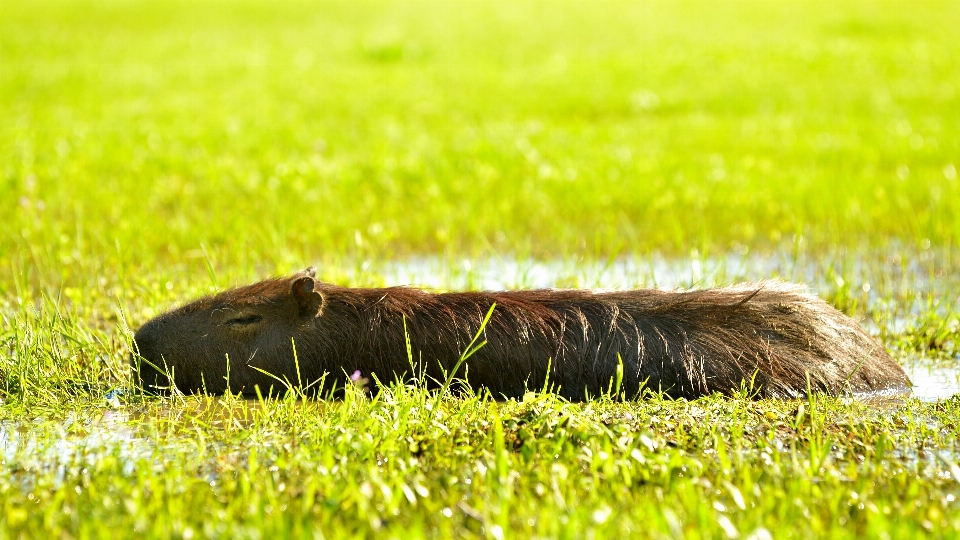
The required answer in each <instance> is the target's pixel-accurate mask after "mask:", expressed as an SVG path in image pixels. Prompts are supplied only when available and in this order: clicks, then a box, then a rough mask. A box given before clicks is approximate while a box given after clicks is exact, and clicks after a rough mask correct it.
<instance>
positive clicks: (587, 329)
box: [133, 268, 911, 401]
mask: <svg viewBox="0 0 960 540" xmlns="http://www.w3.org/2000/svg"><path fill="white" fill-rule="evenodd" d="M315 276H316V271H315V270H314V269H313V268H308V269H307V270H305V271H303V272H300V273H298V274H295V275H293V276H291V277H284V278H277V279H269V280H266V281H262V282H260V283H255V284H253V285H248V286H246V287H240V288H237V289H233V290H230V291H226V292H223V293H220V294H217V295H215V296H209V297H206V298H201V299H200V300H197V301H195V302H193V303H191V304H187V305H185V306H183V307H180V308H178V309H175V310H173V311H170V312H168V313H165V314H163V315H160V316H159V317H157V318H155V319H153V320H151V321H149V322H147V323H146V324H144V325H143V327H142V328H140V330H139V331H137V333H136V335H135V337H134V344H133V347H134V351H135V353H136V354H134V355H133V367H134V372H135V376H136V377H137V381H138V383H139V384H140V385H141V386H142V387H143V388H144V389H145V390H146V391H149V392H157V393H165V392H169V391H172V386H171V380H170V378H172V384H173V385H175V386H176V388H177V389H178V390H179V391H180V392H183V393H197V392H207V393H215V394H220V393H224V392H225V391H226V390H227V388H228V384H229V389H230V391H231V392H233V393H242V394H244V395H256V392H257V388H256V387H259V391H260V393H261V395H263V396H267V395H278V394H279V393H281V392H282V391H286V390H287V385H288V384H289V385H290V386H292V387H297V386H300V387H301V388H304V387H310V390H311V392H312V394H314V395H330V394H329V391H330V390H331V389H333V388H335V387H336V386H337V385H339V387H340V388H343V385H344V384H345V383H346V381H347V380H348V377H349V375H350V374H354V375H355V374H356V373H357V372H359V373H361V374H362V375H363V376H364V377H367V378H370V380H376V381H379V382H381V383H384V384H385V383H389V382H391V381H394V380H398V379H399V380H410V378H411V377H413V376H420V377H423V380H425V381H426V382H427V384H428V385H434V386H435V385H437V384H439V383H440V382H442V381H444V380H446V379H445V376H446V375H450V374H451V373H450V372H451V370H452V369H453V368H454V367H455V365H456V363H457V360H458V359H459V358H460V356H461V354H462V353H463V352H464V349H465V348H466V347H467V345H468V344H469V343H470V341H471V339H472V338H473V336H474V335H476V333H477V331H478V329H479V328H480V325H481V323H482V321H483V319H484V316H485V315H486V314H487V312H488V310H489V309H490V307H491V306H492V305H493V304H494V303H496V306H495V308H494V310H493V314H492V316H491V318H490V319H489V322H488V323H487V325H486V327H485V328H484V330H483V334H482V339H483V340H485V341H486V344H485V345H484V346H483V347H481V348H480V349H479V350H478V351H476V353H475V354H473V355H472V356H470V357H469V358H468V359H467V361H466V362H465V363H464V364H463V365H462V366H461V368H460V369H459V370H458V371H457V373H456V374H455V375H456V377H457V378H458V379H460V380H463V381H465V383H466V384H468V385H469V386H470V387H472V388H475V389H478V390H481V389H487V390H489V391H490V393H491V395H492V396H493V397H495V398H500V399H502V398H515V397H520V396H523V394H524V393H525V392H526V391H528V390H540V389H543V388H548V389H550V390H552V391H554V392H557V393H559V394H560V395H562V396H563V397H565V398H567V399H569V400H573V401H580V400H584V399H589V398H590V397H596V396H599V395H602V394H604V393H607V392H610V391H611V390H613V392H614V395H615V396H618V397H627V398H633V397H638V396H640V395H641V393H642V390H643V389H644V388H647V389H650V390H653V391H661V392H663V393H665V394H666V395H668V396H670V397H674V398H681V397H682V398H696V397H698V396H703V395H706V394H711V393H714V392H719V393H721V394H728V395H729V394H732V393H734V392H737V391H740V390H747V391H748V392H750V393H751V395H753V396H755V397H777V398H793V397H800V396H804V395H806V394H807V392H808V389H809V390H811V391H813V392H822V393H826V394H831V395H878V394H903V393H908V392H910V388H911V384H910V381H909V379H908V378H907V376H906V374H905V373H904V372H903V369H901V368H900V366H899V365H898V364H897V362H896V361H895V360H894V359H893V358H891V357H890V355H889V354H887V352H886V351H885V350H884V348H883V346H881V345H880V344H879V343H878V342H877V341H875V340H874V339H872V338H871V337H870V336H869V335H867V333H866V332H865V331H864V330H863V329H862V328H861V327H860V326H859V325H858V324H857V323H856V322H854V321H853V320H852V319H850V318H849V317H847V316H845V315H843V314H842V313H840V312H839V311H837V310H836V309H834V308H832V307H831V306H829V305H828V304H827V303H826V302H824V301H823V300H821V299H819V298H817V297H815V296H812V295H809V294H805V293H804V292H803V289H802V288H801V287H799V286H797V285H792V284H788V283H784V282H780V281H769V282H762V283H759V284H756V285H743V286H736V287H729V288H717V289H706V290H694V291H686V292H669V291H662V290H655V289H639V290H625V291H612V292H601V291H591V290H553V289H546V290H521V291H505V292H451V293H431V292H427V291H423V290H419V289H415V288H408V287H389V288H382V289H361V288H347V287H339V286H337V285H332V284H329V283H322V282H318V281H316V280H315ZM407 340H409V344H410V350H409V353H408V349H407ZM548 372H549V373H548ZM268 374H269V375H268ZM325 374H326V377H325V378H324V375H325ZM618 374H619V376H618ZM355 376H356V375H355ZM617 380H619V381H620V386H619V388H614V385H615V381H617ZM281 381H283V383H281ZM618 390H619V391H618Z"/></svg>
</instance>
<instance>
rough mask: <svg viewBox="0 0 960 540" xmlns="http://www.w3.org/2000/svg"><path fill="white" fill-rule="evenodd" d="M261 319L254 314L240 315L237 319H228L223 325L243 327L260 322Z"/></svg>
mask: <svg viewBox="0 0 960 540" xmlns="http://www.w3.org/2000/svg"><path fill="white" fill-rule="evenodd" d="M262 318H263V317H261V316H260V315H257V314H256V313H252V314H249V315H241V316H239V317H234V318H232V319H228V320H227V322H226V323H224V324H229V325H236V326H240V325H245V324H253V323H256V322H260V319H262Z"/></svg>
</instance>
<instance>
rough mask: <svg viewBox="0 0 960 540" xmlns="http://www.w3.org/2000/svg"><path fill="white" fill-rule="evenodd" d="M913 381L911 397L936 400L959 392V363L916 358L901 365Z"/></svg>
mask: <svg viewBox="0 0 960 540" xmlns="http://www.w3.org/2000/svg"><path fill="white" fill-rule="evenodd" d="M903 369H904V371H906V372H907V376H909V377H910V380H911V381H912V382H913V397H915V398H917V399H919V400H921V401H938V400H941V399H948V398H950V397H952V396H954V395H955V394H960V364H958V363H957V362H950V363H944V362H933V361H929V360H923V359H917V360H913V361H909V362H907V363H905V364H904V366H903Z"/></svg>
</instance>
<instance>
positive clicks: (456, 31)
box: [0, 0, 960, 540]
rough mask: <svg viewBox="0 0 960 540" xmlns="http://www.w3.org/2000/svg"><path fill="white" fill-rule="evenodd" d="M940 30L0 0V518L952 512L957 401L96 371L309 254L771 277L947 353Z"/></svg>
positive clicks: (893, 520)
mask: <svg viewBox="0 0 960 540" xmlns="http://www.w3.org/2000/svg"><path fill="white" fill-rule="evenodd" d="M958 27H960V4H958V3H957V2H951V1H942V2H937V1H917V2H910V3H909V5H907V4H906V3H904V2H900V1H882V0H877V1H854V0H843V1H840V2H830V3H827V2H821V1H799V0H783V1H777V2H773V1H768V0H756V1H749V0H730V1H726V2H720V1H665V0H643V1H638V2H619V1H612V0H608V1H601V2H599V3H597V2H593V3H588V2H572V1H571V2H564V1H560V0H557V1H516V2H508V1H501V0H497V1H479V0H478V1H473V0H469V1H467V0H465V1H462V2H454V1H448V0H440V1H413V0H411V1H406V2H401V1H390V2H375V1H366V0H361V1H343V2H330V1H319V2H308V1H302V2H300V1H289V0H281V1H274V2H267V1H230V2H228V1H213V0H211V1H204V2H187V1H182V2H178V1H173V0H145V1H136V2H134V1H128V0H101V1H79V0H78V1H57V0H51V1H45V2H16V1H13V0H0V223H2V225H0V318H2V326H0V400H2V401H0V470H2V474H0V506H2V512H0V538H18V537H19V538H44V537H62V538H101V537H108V538H117V537H138V538H139V537H152V538H174V537H176V538H181V537H182V538H185V539H186V538H201V537H231V538H274V537H283V536H291V537H317V538H340V537H349V536H356V537H371V536H377V537H380V536H384V537H397V538H408V537H415V536H425V537H448V536H454V535H456V536H463V537H485V538H514V537H516V538H526V537H565V538H588V537H595V538H615V537H625V536H637V537H648V536H649V537H663V538H675V537H689V538H752V539H755V540H761V539H764V538H771V537H774V538H780V537H784V538H790V537H796V538H807V537H810V536H811V535H819V536H831V537H851V538H853V537H856V538H861V537H875V538H906V537H913V536H923V535H927V536H932V537H958V536H960V503H958V502H957V500H956V499H957V497H958V496H960V444H958V442H957V441H958V439H960V432H958V425H960V421H958V416H960V398H957V397H953V398H947V397H946V396H943V397H944V399H941V400H939V401H937V400H933V401H921V400H918V399H907V400H902V401H891V402H884V403H861V402H851V401H848V400H840V399H831V398H819V397H818V398H811V399H810V400H807V401H803V402H774V401H761V402H754V401H750V400H748V399H746V398H745V397H741V398H735V399H728V398H721V397H709V398H704V399H701V400H697V401H695V402H686V401H669V400H664V399H661V398H659V397H657V396H650V397H649V399H647V400H643V401H638V402H631V403H615V402H613V401H611V400H609V399H601V400H598V401H595V402H591V403H587V404H569V403H563V402H562V401H560V400H558V399H556V398H554V397H552V396H549V395H541V394H538V393H535V392H534V393H531V394H529V395H528V396H527V398H525V399H524V400H523V401H522V402H496V401H492V400H490V399H489V398H488V397H485V396H467V397H456V398H455V397H452V396H447V395H440V396H438V395H436V394H431V393H430V392H427V391H426V390H424V389H422V388H417V387H401V386H395V387H391V388H390V389H389V390H388V391H385V392H384V393H382V394H380V396H379V397H377V398H376V399H373V400H368V399H365V398H363V397H362V396H361V394H360V392H359V391H358V392H352V391H351V392H348V394H347V397H346V399H345V400H344V401H342V402H339V401H337V402H332V401H331V402H324V401H309V400H308V401H305V402H303V401H301V402H298V401H296V400H293V399H288V400H281V401H275V402H244V401H242V400H238V399H232V398H226V399H223V400H221V399H214V398H195V397H188V398H170V399H160V398H147V397H143V396H142V395H140V393H139V392H138V391H137V390H136V389H135V388H132V387H131V386H130V382H129V373H128V370H127V367H126V366H127V363H126V362H127V355H128V354H129V340H130V335H131V329H135V328H136V327H137V326H138V325H139V324H141V323H142V322H144V321H146V320H147V319H148V318H150V317H151V316H153V315H155V314H156V313H159V312H161V311H163V310H165V309H167V308H169V307H171V306H172V305H174V304H177V303H179V302H183V301H185V300H187V299H190V298H192V297H195V296H196V295H199V294H205V293H207V292H210V291H213V290H220V289H222V288H225V287H229V286H232V285H235V284H241V283H246V282H250V281H253V280H256V279H259V278H262V277H266V276H269V275H275V274H284V273H288V272H291V271H293V270H295V269H299V268H302V267H304V266H307V265H310V264H316V265H317V266H318V267H319V273H320V275H321V276H322V277H323V278H324V279H326V280H330V281H336V282H338V283H341V284H347V285H358V286H362V285H380V284H384V283H389V284H403V283H416V284H422V285H427V286H430V287H433V288H437V289H450V288H461V287H475V286H482V285H484V284H489V283H494V284H498V285H502V286H529V285H555V286H568V287H583V286H589V287H635V286H652V285H660V286H663V285H667V286H684V287H686V286H709V285H714V284H726V283H731V282H735V281H741V280H757V279H764V278H771V277H783V278H786V279H795V280H801V281H806V282H808V283H810V284H811V286H812V288H813V290H814V291H815V292H817V293H818V294H820V295H822V296H823V297H825V298H827V299H828V300H829V301H830V302H832V303H833V304H834V305H836V306H837V307H838V308H840V309H842V310H844V311H846V312H847V313H849V314H851V315H853V316H855V317H858V318H860V319H861V320H863V322H864V324H865V325H866V326H867V327H868V328H869V329H870V330H871V331H872V332H873V333H875V334H876V335H877V336H878V337H880V339H881V340H882V341H883V342H884V344H885V345H887V346H888V347H889V348H890V349H891V351H892V352H894V354H895V355H896V356H897V358H898V359H899V360H901V361H902V362H903V363H904V364H922V365H923V366H924V369H929V370H933V371H937V370H939V372H941V373H943V372H951V373H956V370H957V368H958V364H960V319H958V311H960V309H958V306H960V303H958V294H960V293H958V291H960V270H958V269H960V251H958V248H960V180H958V178H957V168H958V167H960V71H958V70H957V69H956V66H957V65H960V44H958V42H957V40H956V37H955V34H956V28H958ZM491 276H494V277H495V279H492V278H491ZM949 370H953V371H949ZM116 390H119V391H121V392H120V393H118V392H116ZM111 391H113V392H111Z"/></svg>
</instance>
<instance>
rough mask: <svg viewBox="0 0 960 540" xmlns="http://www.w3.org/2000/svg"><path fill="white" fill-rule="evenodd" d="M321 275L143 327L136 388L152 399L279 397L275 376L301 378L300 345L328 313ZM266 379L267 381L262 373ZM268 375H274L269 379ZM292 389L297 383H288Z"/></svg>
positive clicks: (135, 359) (246, 291) (224, 296)
mask: <svg viewBox="0 0 960 540" xmlns="http://www.w3.org/2000/svg"><path fill="white" fill-rule="evenodd" d="M315 277H316V270H315V269H314V268H312V267H311V268H308V269H306V270H304V271H303V272H300V273H298V274H295V275H293V276H291V277H286V278H279V279H272V280H267V281H263V282H260V283H256V284H253V285H249V286H246V287H240V288H238V289H233V290H230V291H227V292H224V293H221V294H218V295H215V296H209V297H206V298H201V299H200V300H197V301H196V302H193V303H191V304H188V305H185V306H183V307H180V308H178V309H175V310H173V311H170V312H168V313H165V314H163V315H160V316H159V317H157V318H155V319H153V320H151V321H149V322H147V323H146V324H144V325H143V326H142V327H141V328H140V330H138V331H137V333H136V334H135V335H134V338H133V341H134V342H133V355H132V359H131V362H132V365H133V370H134V377H135V381H136V382H138V383H139V384H140V385H141V387H142V388H143V389H144V390H145V391H147V392H152V393H160V394H163V393H168V392H170V391H171V390H172V386H171V379H170V378H171V377H172V379H173V380H172V382H173V384H174V385H175V386H176V388H177V389H178V390H179V391H181V392H183V393H197V392H210V393H223V392H225V391H226V389H227V387H228V386H227V385H228V381H229V388H230V391H231V392H240V393H244V394H254V393H255V392H256V390H255V387H256V386H259V388H260V392H261V393H262V394H263V395H267V394H268V393H273V394H274V395H275V394H277V393H279V392H281V391H282V390H284V389H285V384H283V383H281V382H280V381H278V380H277V379H276V378H274V377H272V376H271V375H275V376H277V375H279V378H280V379H281V380H282V379H283V378H284V377H286V374H291V373H296V368H295V365H294V362H295V361H294V348H295V345H294V344H295V341H296V337H297V336H298V335H301V334H300V333H301V331H302V330H303V329H304V328H305V327H307V326H308V325H310V324H312V322H313V320H314V319H315V318H316V317H317V315H318V314H319V313H320V312H321V311H322V309H323V295H321V294H320V293H319V292H318V291H315V290H314V285H315V284H316V281H315V280H314V278H315ZM264 372H266V373H264ZM268 373H269V374H271V375H268ZM288 382H289V383H290V384H292V385H296V384H297V382H298V381H296V380H292V381H290V380H289V379H288Z"/></svg>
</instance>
